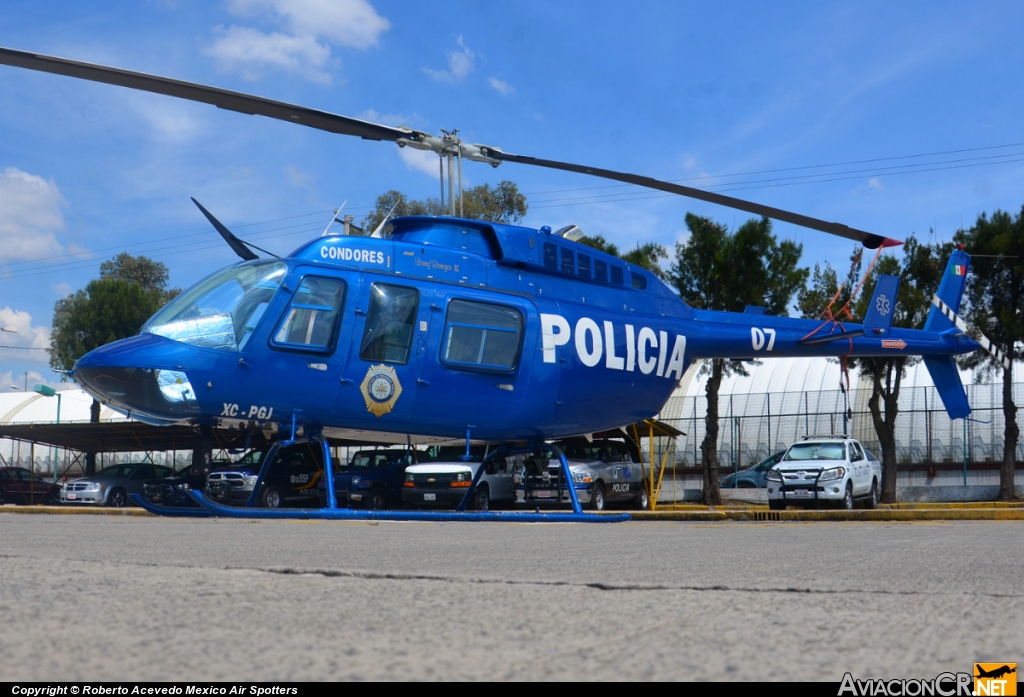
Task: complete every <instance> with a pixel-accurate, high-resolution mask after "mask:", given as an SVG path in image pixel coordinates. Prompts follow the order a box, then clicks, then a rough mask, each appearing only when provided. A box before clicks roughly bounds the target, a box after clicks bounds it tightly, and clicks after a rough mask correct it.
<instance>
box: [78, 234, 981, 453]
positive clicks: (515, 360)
mask: <svg viewBox="0 0 1024 697" xmlns="http://www.w3.org/2000/svg"><path fill="white" fill-rule="evenodd" d="M232 269H233V270H225V271H223V272H220V274H221V275H220V276H218V275H216V274H215V275H214V276H212V277H211V278H210V279H207V280H206V281H203V282H201V283H200V284H199V285H197V286H196V287H195V288H193V289H190V290H189V291H186V293H183V294H182V296H179V298H178V299H176V300H175V301H172V303H171V304H170V305H169V306H168V307H167V308H165V309H164V310H162V311H161V313H159V314H158V315H157V316H155V317H154V318H153V320H151V321H150V323H149V325H147V327H146V328H144V330H143V332H142V333H141V334H140V335H138V336H136V337H133V338H131V339H126V340H123V341H118V342H114V343H112V344H109V345H107V346H104V347H102V348H100V349H97V350H96V351H93V352H91V353H89V354H87V355H86V356H84V357H82V359H81V360H80V361H79V362H78V364H77V365H76V366H75V372H74V376H75V379H76V380H77V381H78V382H79V383H81V384H82V385H83V387H85V389H87V390H88V391H89V392H91V393H92V394H94V395H95V396H97V397H98V398H99V399H101V400H103V401H105V402H108V403H109V404H111V405H112V406H114V407H115V408H118V409H120V410H122V411H125V412H129V413H131V414H132V415H133V416H136V417H137V418H140V419H142V420H147V421H150V422H154V423H171V422H181V421H189V422H193V423H200V422H201V423H219V424H220V425H222V426H225V425H227V426H240V425H255V426H261V425H265V424H268V423H270V424H290V423H291V421H292V419H293V416H294V417H295V419H296V421H297V422H298V423H300V424H305V425H311V426H316V427H324V428H336V429H345V430H348V431H353V432H386V433H390V434H410V435H414V436H415V435H420V436H435V437H446V438H458V437H463V436H465V434H466V432H467V430H469V431H470V432H471V434H472V437H473V438H474V439H481V440H501V441H512V440H528V441H536V440H540V439H550V438H560V437H566V436H572V435H577V434H581V433H593V432H597V431H601V430H605V429H609V428H613V427H617V426H620V425H622V424H626V423H632V422H636V421H637V420H640V419H644V418H649V417H652V416H654V415H655V414H657V413H658V412H659V411H660V409H661V408H662V406H663V405H664V403H665V402H666V400H667V399H668V397H669V396H670V395H671V393H672V391H673V389H674V388H675V387H676V385H677V384H678V381H679V380H680V379H681V378H682V376H683V372H684V371H685V370H686V368H687V367H688V365H689V364H690V363H691V362H692V361H693V360H695V359H702V358H716V357H717V358H758V357H765V358H767V357H772V356H840V355H888V354H897V353H899V354H918V355H921V354H923V355H943V356H946V355H951V354H954V353H964V352H967V351H971V350H974V348H976V347H977V345H976V344H974V342H973V341H971V340H970V339H968V338H966V337H963V336H956V335H955V334H954V333H953V332H947V333H944V334H940V333H937V332H921V331H911V330H900V329H890V330H888V332H887V333H886V334H885V336H884V338H880V337H876V336H866V337H865V336H860V337H853V338H848V339H842V340H838V341H826V342H824V343H818V344H808V343H806V341H805V340H806V337H807V335H808V334H810V333H811V332H813V331H814V330H815V329H819V334H818V336H820V335H822V334H821V333H822V332H824V333H825V334H827V333H828V332H830V331H831V332H833V333H836V332H845V333H852V334H856V333H857V332H858V331H859V330H860V329H861V327H860V325H849V324H848V325H845V326H843V327H841V328H837V327H826V328H824V329H822V328H821V325H822V323H821V322H815V321H809V320H798V319H789V318H779V317H770V316H766V315H758V314H741V313H720V312H708V311H700V310H694V309H692V308H690V307H688V306H687V305H686V304H685V303H683V302H682V301H681V300H680V299H679V298H678V297H677V296H675V295H674V293H672V291H671V290H670V289H669V288H668V287H667V286H665V285H664V283H662V282H661V281H660V280H658V279H657V278H656V277H654V276H653V275H652V274H650V273H649V272H647V271H646V270H644V269H640V268H636V267H632V266H631V265H629V264H626V263H625V262H623V261H622V260H620V259H616V258H614V257H610V256H608V255H604V254H602V253H601V252H597V251H595V250H592V249H590V248H587V247H584V246H582V245H579V244H576V243H573V242H570V241H568V240H563V239H562V238H559V237H557V236H555V235H551V234H550V233H549V232H547V231H546V230H543V229H542V230H541V231H537V230H531V229H526V228H516V227H511V226H500V225H490V224H486V223H479V222H476V221H462V220H453V219H437V218H405V219H399V220H397V221H394V223H393V231H392V233H391V236H390V237H389V238H387V239H370V238H363V237H344V236H335V237H323V238H319V239H317V240H315V241H313V242H311V243H309V244H307V245H305V246H303V247H301V248H300V249H298V250H296V252H295V253H294V254H292V255H291V256H290V257H289V258H287V259H284V260H281V261H280V262H274V261H263V260H261V261H260V262H245V263H243V264H240V265H238V266H237V267H232ZM261 274H262V275H261ZM204 284H206V285H204ZM802 340H804V341H803V343H802Z"/></svg>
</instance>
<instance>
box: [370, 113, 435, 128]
mask: <svg viewBox="0 0 1024 697" xmlns="http://www.w3.org/2000/svg"><path fill="white" fill-rule="evenodd" d="M356 118H357V119H362V120H363V121H370V122H372V123H381V124H384V125H385V126H392V127H396V128H397V127H398V126H409V127H412V126H413V124H417V123H422V122H423V119H421V118H420V116H419V114H411V115H405V114H382V113H380V112H379V111H377V110H376V109H367V110H366V111H361V112H359V113H358V114H356Z"/></svg>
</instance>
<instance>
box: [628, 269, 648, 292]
mask: <svg viewBox="0 0 1024 697" xmlns="http://www.w3.org/2000/svg"><path fill="white" fill-rule="evenodd" d="M632 276H633V287H634V288H636V289H637V290H647V277H646V276H644V275H643V274H642V273H637V272H636V271H633V272H632Z"/></svg>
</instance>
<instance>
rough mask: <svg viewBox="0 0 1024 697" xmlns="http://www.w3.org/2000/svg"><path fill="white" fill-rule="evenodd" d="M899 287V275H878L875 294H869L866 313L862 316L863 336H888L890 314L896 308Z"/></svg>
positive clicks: (890, 325)
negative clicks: (869, 298) (869, 301)
mask: <svg viewBox="0 0 1024 697" xmlns="http://www.w3.org/2000/svg"><path fill="white" fill-rule="evenodd" d="M899 289H900V277H899V276H885V275H880V276H879V277H878V283H876V284H875V294H874V295H872V296H871V303H870V304H869V305H868V313H867V315H866V316H865V317H864V336H888V335H889V329H890V328H891V327H892V316H893V314H894V313H895V310H896V293H897V292H898V291H899Z"/></svg>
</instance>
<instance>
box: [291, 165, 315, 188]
mask: <svg viewBox="0 0 1024 697" xmlns="http://www.w3.org/2000/svg"><path fill="white" fill-rule="evenodd" d="M284 178H285V179H287V180H288V183H289V184H291V185H292V186H294V187H295V188H296V189H313V188H314V187H315V186H316V178H314V177H313V175H312V174H308V173H306V172H303V171H302V170H301V169H299V168H298V167H295V166H294V165H286V166H285V168H284Z"/></svg>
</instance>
